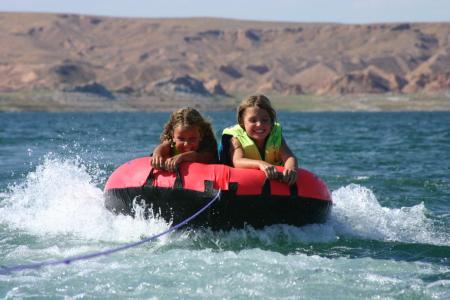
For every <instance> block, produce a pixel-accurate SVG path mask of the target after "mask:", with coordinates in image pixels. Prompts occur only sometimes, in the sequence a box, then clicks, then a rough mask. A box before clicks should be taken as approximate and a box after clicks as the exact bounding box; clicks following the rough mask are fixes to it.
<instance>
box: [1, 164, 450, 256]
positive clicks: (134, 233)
mask: <svg viewBox="0 0 450 300" xmlns="http://www.w3.org/2000/svg"><path fill="white" fill-rule="evenodd" d="M91 169H92V168H91ZM91 169H90V170H89V171H88V168H87V167H86V166H85V165H84V164H83V163H82V162H81V160H80V159H79V158H75V159H60V158H48V157H47V158H46V159H44V161H43V163H42V164H41V165H39V166H38V167H37V168H36V170H35V171H33V172H30V173H29V174H28V175H27V176H26V178H25V179H24V182H23V183H20V184H15V185H13V186H11V187H9V190H8V191H5V192H3V194H2V195H0V196H1V198H3V200H1V201H0V223H3V224H7V225H8V226H10V227H12V228H16V229H20V230H24V231H26V232H28V233H31V234H33V235H37V236H40V237H46V238H49V236H48V235H50V237H57V236H60V235H66V236H70V237H74V238H76V239H86V240H94V241H106V242H119V243H122V242H132V241H136V240H139V238H142V237H143V236H145V237H147V236H151V235H153V234H156V233H160V232H162V231H164V230H166V229H167V228H168V227H169V226H170V225H171V224H167V223H166V222H164V221H163V220H160V219H157V218H152V219H149V220H145V219H144V218H142V216H141V215H139V214H138V215H137V217H136V218H132V217H129V216H122V215H119V216H116V215H113V214H111V213H110V212H108V211H107V210H106V209H105V207H104V203H103V192H102V190H101V188H99V187H98V185H97V184H96V181H98V177H99V176H102V175H103V171H101V170H100V169H99V168H97V169H95V170H91ZM332 197H333V201H334V205H333V209H332V213H331V215H330V218H329V221H328V222H327V223H326V224H314V225H308V226H304V227H302V228H298V227H293V226H287V225H277V226H269V227H266V228H265V229H264V230H254V229H252V228H251V227H248V228H246V229H244V230H233V231H230V232H227V233H225V234H220V235H219V236H220V239H221V241H218V242H217V244H227V243H228V242H230V243H232V242H233V241H239V240H246V239H250V240H257V241H258V243H263V244H265V245H271V244H276V243H279V242H280V239H281V240H282V241H283V242H286V243H289V242H319V243H324V242H325V243H326V242H333V241H335V240H336V239H337V238H338V237H339V236H354V237H358V238H363V239H375V240H381V241H384V240H385V241H399V242H406V243H425V244H433V245H450V241H449V240H450V238H449V234H448V233H445V232H439V231H437V229H436V228H435V227H434V226H433V224H432V222H431V220H430V219H428V218H427V217H426V212H427V211H426V208H425V206H424V204H423V203H420V204H418V205H415V206H413V207H403V208H388V207H382V206H381V205H380V203H379V202H378V200H377V199H376V197H375V195H374V193H373V192H372V191H371V190H370V189H368V188H365V187H363V186H360V185H356V184H351V185H348V186H346V187H341V188H339V189H338V190H336V191H334V192H333V194H332ZM138 211H139V210H138ZM203 234H205V233H204V232H203ZM182 236H183V235H182ZM178 237H180V236H178ZM204 237H206V238H208V234H206V236H204ZM211 237H212V239H217V238H218V236H217V235H215V234H213V233H211ZM165 239H166V238H162V239H160V241H165ZM219 248H220V246H219Z"/></svg>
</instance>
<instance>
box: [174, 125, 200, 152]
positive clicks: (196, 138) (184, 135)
mask: <svg viewBox="0 0 450 300" xmlns="http://www.w3.org/2000/svg"><path fill="white" fill-rule="evenodd" d="M173 141H174V143H175V147H176V149H177V151H178V153H184V152H188V151H197V150H198V147H199V145H200V141H201V136H200V129H199V128H198V126H187V127H183V126H177V127H175V128H174V130H173Z"/></svg>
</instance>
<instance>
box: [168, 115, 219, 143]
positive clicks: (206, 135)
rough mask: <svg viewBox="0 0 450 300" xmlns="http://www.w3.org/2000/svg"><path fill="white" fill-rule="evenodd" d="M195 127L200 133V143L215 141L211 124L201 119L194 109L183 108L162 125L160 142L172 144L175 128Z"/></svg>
mask: <svg viewBox="0 0 450 300" xmlns="http://www.w3.org/2000/svg"><path fill="white" fill-rule="evenodd" d="M178 126H180V127H190V126H197V127H198V129H199V131H200V136H201V139H202V141H209V140H211V139H213V140H214V141H215V137H214V133H213V130H212V127H211V124H210V123H209V122H207V121H205V119H204V118H203V117H202V115H201V114H200V113H199V112H198V111H197V110H196V109H194V108H191V107H185V108H181V109H179V110H177V111H175V112H173V113H172V115H171V116H170V118H169V121H168V122H167V123H166V124H165V125H164V129H163V132H162V133H161V137H160V141H161V143H162V142H164V141H169V142H171V143H173V131H174V129H175V128H176V127H178Z"/></svg>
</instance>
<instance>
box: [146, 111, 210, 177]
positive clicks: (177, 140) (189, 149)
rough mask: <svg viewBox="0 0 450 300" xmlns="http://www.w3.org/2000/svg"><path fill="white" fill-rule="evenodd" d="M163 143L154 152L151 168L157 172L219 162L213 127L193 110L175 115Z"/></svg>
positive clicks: (165, 129) (169, 122)
mask: <svg viewBox="0 0 450 300" xmlns="http://www.w3.org/2000/svg"><path fill="white" fill-rule="evenodd" d="M160 141H161V144H159V145H158V146H157V147H156V148H155V150H154V151H153V157H152V161H151V165H152V167H154V168H158V169H166V170H169V171H175V168H176V167H177V166H178V164H180V163H182V162H185V161H195V162H202V163H215V162H216V161H217V142H216V139H215V137H214V133H213V131H212V128H211V124H210V123H208V122H206V121H205V120H204V119H203V117H202V116H201V115H200V113H199V112H198V111H197V110H195V109H193V108H190V107H187V108H182V109H179V110H177V111H175V112H174V113H172V115H171V116H170V119H169V121H168V122H167V123H166V125H165V126H164V130H163V132H162V133H161V138H160Z"/></svg>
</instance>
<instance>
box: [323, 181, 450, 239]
mask: <svg viewBox="0 0 450 300" xmlns="http://www.w3.org/2000/svg"><path fill="white" fill-rule="evenodd" d="M332 198H333V202H334V205H333V212H332V214H331V218H330V220H329V221H328V224H329V225H330V226H332V227H333V228H334V229H335V230H336V232H337V233H338V234H340V235H345V236H354V237H358V238H364V239H373V240H380V241H396V242H403V243H423V244H432V245H442V246H449V245H450V235H449V234H448V233H447V232H439V231H438V229H437V228H436V227H434V225H433V222H432V220H431V219H429V218H428V217H427V216H426V213H427V209H426V207H425V205H424V204H423V203H420V204H417V205H415V206H412V207H402V208H388V207H383V206H381V205H380V203H379V202H378V200H377V198H376V197H375V194H374V193H373V192H372V191H371V190H370V189H368V188H366V187H363V186H360V185H357V184H350V185H348V186H345V187H341V188H339V189H337V190H336V191H334V192H333V193H332Z"/></svg>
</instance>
